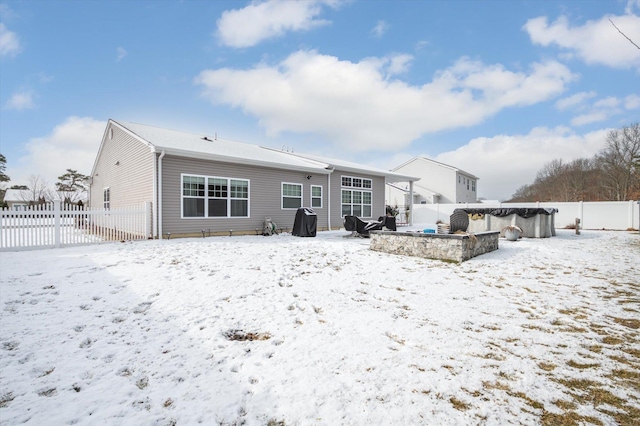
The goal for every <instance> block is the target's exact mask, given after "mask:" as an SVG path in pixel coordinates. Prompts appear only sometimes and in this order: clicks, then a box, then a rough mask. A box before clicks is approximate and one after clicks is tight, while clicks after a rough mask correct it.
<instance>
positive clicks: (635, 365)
mask: <svg viewBox="0 0 640 426" xmlns="http://www.w3.org/2000/svg"><path fill="white" fill-rule="evenodd" d="M609 358H610V359H611V360H613V361H615V362H618V363H620V364H625V365H628V366H629V367H633V368H640V365H639V364H638V363H636V362H633V361H632V360H630V359H628V358H627V357H625V356H620V355H609Z"/></svg>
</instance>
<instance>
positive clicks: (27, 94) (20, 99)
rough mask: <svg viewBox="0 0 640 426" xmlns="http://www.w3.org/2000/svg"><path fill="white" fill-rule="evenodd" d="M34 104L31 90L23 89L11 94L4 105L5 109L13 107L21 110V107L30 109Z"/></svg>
mask: <svg viewBox="0 0 640 426" xmlns="http://www.w3.org/2000/svg"><path fill="white" fill-rule="evenodd" d="M34 106H35V104H34V102H33V92H31V91H24V92H17V93H14V94H13V95H11V97H10V98H9V99H8V100H7V102H5V104H4V107H5V108H6V109H14V110H17V111H22V110H23V109H30V108H33V107H34Z"/></svg>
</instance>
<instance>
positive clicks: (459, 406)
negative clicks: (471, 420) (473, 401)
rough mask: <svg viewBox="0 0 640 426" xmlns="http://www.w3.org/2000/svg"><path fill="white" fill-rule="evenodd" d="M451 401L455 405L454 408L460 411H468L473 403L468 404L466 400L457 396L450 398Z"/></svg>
mask: <svg viewBox="0 0 640 426" xmlns="http://www.w3.org/2000/svg"><path fill="white" fill-rule="evenodd" d="M449 402H450V403H451V405H453V408H455V409H456V410H459V411H466V410H468V409H469V408H471V405H469V404H467V403H466V402H464V401H461V400H459V399H458V398H456V397H455V396H452V397H451V398H449Z"/></svg>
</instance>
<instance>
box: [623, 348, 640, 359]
mask: <svg viewBox="0 0 640 426" xmlns="http://www.w3.org/2000/svg"><path fill="white" fill-rule="evenodd" d="M622 351H623V352H626V353H628V354H629V355H631V356H632V357H634V358H639V359H640V349H636V348H622Z"/></svg>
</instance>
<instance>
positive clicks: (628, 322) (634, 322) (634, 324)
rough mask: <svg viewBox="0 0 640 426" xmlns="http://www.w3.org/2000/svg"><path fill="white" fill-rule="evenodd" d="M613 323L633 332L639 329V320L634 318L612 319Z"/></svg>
mask: <svg viewBox="0 0 640 426" xmlns="http://www.w3.org/2000/svg"><path fill="white" fill-rule="evenodd" d="M612 318H613V321H614V322H616V323H617V324H620V325H623V326H625V327H628V328H632V329H634V330H637V329H639V328H640V320H639V319H635V318H618V317H612Z"/></svg>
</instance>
